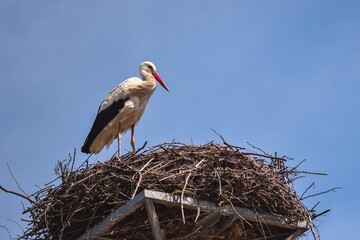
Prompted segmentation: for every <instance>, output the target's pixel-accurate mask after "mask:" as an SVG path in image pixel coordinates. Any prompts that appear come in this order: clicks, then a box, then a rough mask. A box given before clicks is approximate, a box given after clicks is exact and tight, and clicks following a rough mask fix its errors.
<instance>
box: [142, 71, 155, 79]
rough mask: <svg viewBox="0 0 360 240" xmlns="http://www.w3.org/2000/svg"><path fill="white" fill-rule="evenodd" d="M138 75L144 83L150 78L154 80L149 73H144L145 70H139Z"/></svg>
mask: <svg viewBox="0 0 360 240" xmlns="http://www.w3.org/2000/svg"><path fill="white" fill-rule="evenodd" d="M140 75H141V77H142V79H143V80H144V81H146V80H147V79H148V78H151V77H152V78H154V77H153V75H152V74H151V73H149V72H148V71H146V70H145V69H141V70H140ZM154 80H155V79H154Z"/></svg>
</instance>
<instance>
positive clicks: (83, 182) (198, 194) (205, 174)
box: [22, 141, 312, 239]
mask: <svg viewBox="0 0 360 240" xmlns="http://www.w3.org/2000/svg"><path fill="white" fill-rule="evenodd" d="M287 160H288V159H287V158H286V157H275V156H271V155H268V154H266V153H264V152H262V151H256V152H253V151H248V150H245V149H244V148H241V147H238V146H233V145H230V144H228V143H226V142H225V141H224V143H222V144H217V143H213V142H210V143H208V144H205V145H201V146H198V145H186V144H183V143H177V142H172V143H164V144H160V145H157V146H154V147H152V148H151V149H149V150H146V151H143V152H141V153H138V154H137V155H135V154H130V153H129V154H126V155H125V156H123V157H122V158H121V159H120V160H118V159H116V158H113V159H111V160H108V161H104V162H97V163H96V164H92V165H87V164H83V165H82V166H81V167H80V168H79V169H77V170H72V167H73V164H74V163H73V159H72V160H71V161H68V162H66V163H64V162H62V163H59V165H58V167H57V170H58V171H57V173H58V175H59V177H60V178H61V180H62V182H61V184H59V185H57V186H55V185H51V186H47V187H46V188H44V189H42V190H40V191H38V192H37V193H34V194H33V195H32V197H33V199H35V201H34V203H33V204H32V206H30V207H29V208H28V209H26V210H25V212H26V213H29V214H30V220H29V226H30V227H29V229H28V230H27V231H26V232H25V234H24V236H23V237H22V238H24V239H33V238H44V239H45V238H46V239H50V238H51V239H76V238H77V237H79V236H81V235H82V234H83V233H84V232H86V231H87V230H88V229H90V228H91V227H92V226H94V225H95V224H96V223H99V222H101V221H102V220H103V219H104V218H105V217H107V216H108V215H109V214H111V213H112V212H113V211H114V210H116V209H117V208H119V207H120V206H122V205H123V204H125V203H126V202H127V201H129V200H130V199H132V198H133V197H134V196H135V195H136V194H137V193H139V192H140V191H142V190H143V189H148V190H154V191H161V192H166V193H171V194H175V195H183V196H190V197H192V198H195V199H198V200H206V201H211V202H212V203H215V204H217V205H219V206H221V205H228V204H230V205H233V206H238V207H244V208H249V209H251V210H254V211H256V212H259V213H268V214H272V215H274V216H281V217H283V218H286V219H287V221H288V223H290V224H291V223H292V222H299V221H306V222H307V223H308V226H310V227H311V226H312V221H311V214H310V212H309V211H308V210H307V208H306V207H305V206H304V205H303V204H302V202H301V201H300V200H299V197H298V196H297V194H296V192H295V189H293V187H292V186H293V181H294V179H295V178H296V177H297V176H298V174H299V173H298V171H297V170H296V168H289V167H287V166H286V164H285V163H286V161H287ZM156 208H157V210H158V211H159V212H158V214H159V218H161V219H162V220H163V224H162V231H163V234H164V235H165V237H166V238H167V239H173V238H176V237H178V238H181V237H184V236H187V235H188V236H190V235H189V233H190V232H191V229H192V226H193V225H194V222H195V221H196V220H197V218H198V217H199V216H197V215H198V213H196V211H195V212H191V211H189V210H186V211H185V212H184V214H182V213H181V211H180V209H179V208H172V209H168V208H166V207H165V206H156ZM162 209H163V210H162ZM183 218H185V219H186V221H184V219H183ZM161 219H160V220H161ZM240 220H241V218H240ZM240 220H239V221H238V222H237V223H235V224H234V227H232V228H229V230H228V231H227V232H224V233H223V235H221V236H217V237H221V239H235V238H233V237H234V236H235V237H238V238H239V237H244V239H254V238H261V237H265V236H264V235H265V234H267V233H266V232H270V233H271V232H272V231H271V229H269V228H268V227H266V226H265V227H264V226H261V227H260V226H259V227H258V229H257V230H256V231H255V229H254V228H255V227H256V226H257V224H255V223H254V224H251V223H246V222H242V221H240ZM184 222H185V223H184ZM140 223H141V224H140ZM146 225H147V226H146ZM166 226H169V227H166ZM146 229H147V230H148V232H147V230H146ZM149 229H150V227H149V224H148V223H147V222H146V213H142V212H136V213H134V214H133V215H132V216H131V217H129V218H128V219H125V220H124V222H123V223H122V224H119V226H118V227H117V228H116V229H113V230H112V233H107V234H105V237H106V236H108V237H109V236H110V237H111V238H114V239H130V238H131V239H144V238H143V237H144V236H147V234H150V233H151V230H149ZM259 229H260V230H259ZM261 229H262V230H261ZM246 231H248V232H246ZM274 231H275V230H274ZM274 231H273V232H274ZM207 232H209V234H214V233H213V232H212V231H211V229H210V230H209V231H207ZM275 232H276V231H275ZM277 232H279V231H277ZM255 233H256V234H255ZM114 234H115V235H114ZM116 234H117V235H116ZM150 235H151V234H150ZM150 235H149V236H150ZM179 235H181V236H179ZM229 235H231V238H227V236H229ZM249 236H251V237H250V238H245V237H249ZM213 237H214V236H213ZM150 239H151V237H150ZM188 239H191V237H189V238H188ZM196 239H207V238H206V236H205V235H202V236H200V237H199V236H197V238H196ZM269 239H276V238H269Z"/></svg>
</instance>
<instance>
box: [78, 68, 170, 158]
mask: <svg viewBox="0 0 360 240" xmlns="http://www.w3.org/2000/svg"><path fill="white" fill-rule="evenodd" d="M140 75H141V77H142V78H143V80H142V79H140V78H137V77H132V78H129V79H127V80H125V81H124V82H122V83H120V84H119V85H118V86H117V87H115V88H114V89H113V90H112V91H111V92H110V93H109V95H107V97H106V98H105V99H104V101H103V102H102V103H101V105H100V107H99V110H98V113H97V116H96V118H95V121H94V123H93V126H92V128H91V130H90V133H89V135H88V136H87V138H86V140H85V142H84V145H83V146H82V148H81V151H82V152H84V153H99V152H100V151H101V150H102V149H103V148H104V146H105V145H106V146H107V147H109V146H110V145H111V143H112V142H113V141H114V139H115V138H117V139H118V158H120V155H121V150H120V149H121V133H124V132H126V131H127V130H128V129H129V128H131V146H132V149H133V151H135V138H134V128H135V124H137V122H138V121H139V120H140V118H141V116H142V115H143V113H144V111H145V108H146V104H147V103H148V101H149V99H150V96H151V95H152V94H153V92H154V91H155V88H156V81H158V82H159V83H160V84H161V86H163V87H164V88H165V89H166V90H167V91H169V89H168V87H167V86H166V84H165V83H164V81H163V80H162V79H161V77H160V76H159V74H158V73H157V72H156V67H155V65H154V64H153V63H152V62H143V63H141V65H140Z"/></svg>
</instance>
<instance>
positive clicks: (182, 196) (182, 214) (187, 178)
mask: <svg viewBox="0 0 360 240" xmlns="http://www.w3.org/2000/svg"><path fill="white" fill-rule="evenodd" d="M190 176H191V173H189V174H188V175H187V176H186V179H185V183H184V187H183V189H182V191H181V198H180V204H181V216H182V218H183V223H184V224H185V223H186V221H185V213H184V192H185V189H186V185H187V183H188V181H189V178H190Z"/></svg>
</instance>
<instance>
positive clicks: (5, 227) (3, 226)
mask: <svg viewBox="0 0 360 240" xmlns="http://www.w3.org/2000/svg"><path fill="white" fill-rule="evenodd" d="M0 227H1V228H3V229H5V230H6V231H7V233H8V234H9V239H12V237H11V234H10V231H9V229H7V227H5V226H3V225H0Z"/></svg>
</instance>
